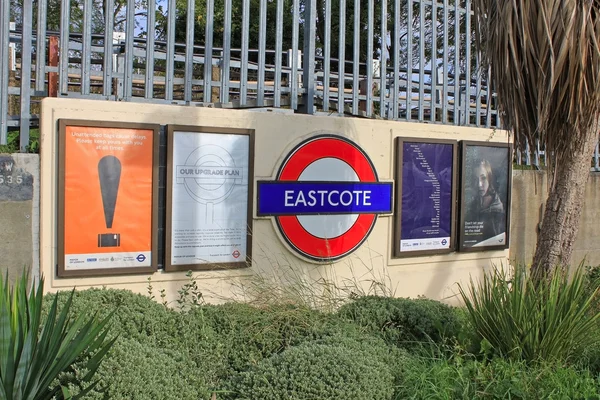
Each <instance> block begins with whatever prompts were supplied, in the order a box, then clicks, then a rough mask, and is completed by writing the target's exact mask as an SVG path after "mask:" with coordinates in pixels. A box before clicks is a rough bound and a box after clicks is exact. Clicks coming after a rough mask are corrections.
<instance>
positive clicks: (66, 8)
mask: <svg viewBox="0 0 600 400" xmlns="http://www.w3.org/2000/svg"><path fill="white" fill-rule="evenodd" d="M70 6H71V2H70V0H62V1H61V5H60V60H59V61H60V69H59V71H58V79H59V81H60V83H59V85H58V86H59V91H60V94H66V93H67V92H68V91H69V75H68V72H69V23H70V17H71V15H70Z"/></svg>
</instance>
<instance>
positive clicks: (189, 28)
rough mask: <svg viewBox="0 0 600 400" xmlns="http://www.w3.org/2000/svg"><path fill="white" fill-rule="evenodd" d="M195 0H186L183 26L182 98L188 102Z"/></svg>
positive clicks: (190, 84) (190, 95)
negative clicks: (183, 71) (183, 70)
mask: <svg viewBox="0 0 600 400" xmlns="http://www.w3.org/2000/svg"><path fill="white" fill-rule="evenodd" d="M194 8H195V1H194V0H187V10H186V13H187V14H186V15H187V19H186V26H185V83H184V88H183V100H184V101H185V102H187V103H188V104H189V103H190V102H191V101H192V78H193V76H192V75H193V73H194V21H195V19H196V14H195V13H194Z"/></svg>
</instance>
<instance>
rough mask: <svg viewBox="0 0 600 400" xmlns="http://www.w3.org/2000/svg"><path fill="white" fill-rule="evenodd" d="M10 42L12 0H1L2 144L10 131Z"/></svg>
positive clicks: (0, 119) (0, 143)
mask: <svg viewBox="0 0 600 400" xmlns="http://www.w3.org/2000/svg"><path fill="white" fill-rule="evenodd" d="M9 42H10V2H8V1H0V145H5V144H6V142H7V139H8V138H7V132H8V84H9V79H8V74H9V67H8V61H9V60H8V58H9V57H8V44H9Z"/></svg>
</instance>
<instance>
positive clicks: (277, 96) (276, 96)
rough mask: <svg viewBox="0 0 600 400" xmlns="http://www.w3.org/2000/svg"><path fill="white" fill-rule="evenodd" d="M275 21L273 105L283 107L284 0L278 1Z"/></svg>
mask: <svg viewBox="0 0 600 400" xmlns="http://www.w3.org/2000/svg"><path fill="white" fill-rule="evenodd" d="M275 19H276V21H275V87H274V88H273V91H274V93H273V105H274V106H275V107H281V65H282V54H283V48H282V47H283V0H277V16H276V18H275Z"/></svg>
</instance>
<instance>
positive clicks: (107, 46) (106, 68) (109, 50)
mask: <svg viewBox="0 0 600 400" xmlns="http://www.w3.org/2000/svg"><path fill="white" fill-rule="evenodd" d="M113 8H114V0H106V9H107V10H112V9H113ZM113 19H114V16H113V13H112V12H107V13H106V14H105V15H104V65H103V66H102V69H103V73H102V75H103V78H104V91H103V94H104V96H106V97H109V96H110V95H111V94H112V75H113V29H114V27H113V23H114V20H113ZM61 40H62V35H61ZM61 60H62V58H61Z"/></svg>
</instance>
